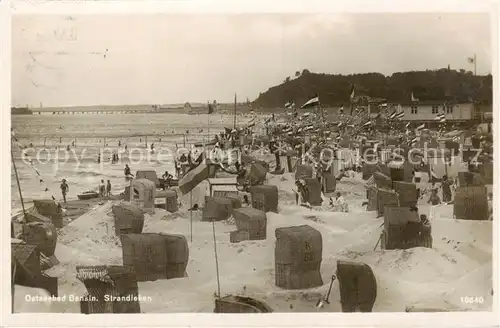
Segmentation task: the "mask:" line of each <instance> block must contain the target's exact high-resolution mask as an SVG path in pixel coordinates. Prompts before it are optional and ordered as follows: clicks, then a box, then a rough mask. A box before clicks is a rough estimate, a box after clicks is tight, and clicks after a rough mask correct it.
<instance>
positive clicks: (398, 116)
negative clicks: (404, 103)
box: [396, 112, 405, 119]
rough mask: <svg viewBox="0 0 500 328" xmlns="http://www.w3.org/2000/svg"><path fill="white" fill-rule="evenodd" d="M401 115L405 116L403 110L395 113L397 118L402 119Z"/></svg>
mask: <svg viewBox="0 0 500 328" xmlns="http://www.w3.org/2000/svg"><path fill="white" fill-rule="evenodd" d="M403 117H405V112H400V113H398V114H397V115H396V118H397V119H402V118H403Z"/></svg>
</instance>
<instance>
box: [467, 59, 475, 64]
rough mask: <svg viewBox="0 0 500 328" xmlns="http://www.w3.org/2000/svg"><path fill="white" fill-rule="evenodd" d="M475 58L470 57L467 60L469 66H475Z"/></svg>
mask: <svg viewBox="0 0 500 328" xmlns="http://www.w3.org/2000/svg"><path fill="white" fill-rule="evenodd" d="M474 60H475V59H474V57H468V58H467V61H468V62H469V64H474Z"/></svg>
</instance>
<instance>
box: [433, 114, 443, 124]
mask: <svg viewBox="0 0 500 328" xmlns="http://www.w3.org/2000/svg"><path fill="white" fill-rule="evenodd" d="M434 119H435V120H436V121H441V122H444V121H446V117H445V115H444V113H441V114H438V115H436V117H435V118H434Z"/></svg>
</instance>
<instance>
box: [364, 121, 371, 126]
mask: <svg viewBox="0 0 500 328" xmlns="http://www.w3.org/2000/svg"><path fill="white" fill-rule="evenodd" d="M370 125H372V122H371V121H368V122H366V123H365V124H363V126H370Z"/></svg>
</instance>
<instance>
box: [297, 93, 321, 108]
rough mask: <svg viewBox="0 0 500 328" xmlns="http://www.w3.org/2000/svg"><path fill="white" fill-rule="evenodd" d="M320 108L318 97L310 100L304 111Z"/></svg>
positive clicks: (303, 106)
mask: <svg viewBox="0 0 500 328" xmlns="http://www.w3.org/2000/svg"><path fill="white" fill-rule="evenodd" d="M316 106H319V97H318V96H316V97H314V98H311V99H309V100H308V101H307V102H306V103H305V104H304V105H302V107H300V108H302V109H304V108H311V107H316Z"/></svg>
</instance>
